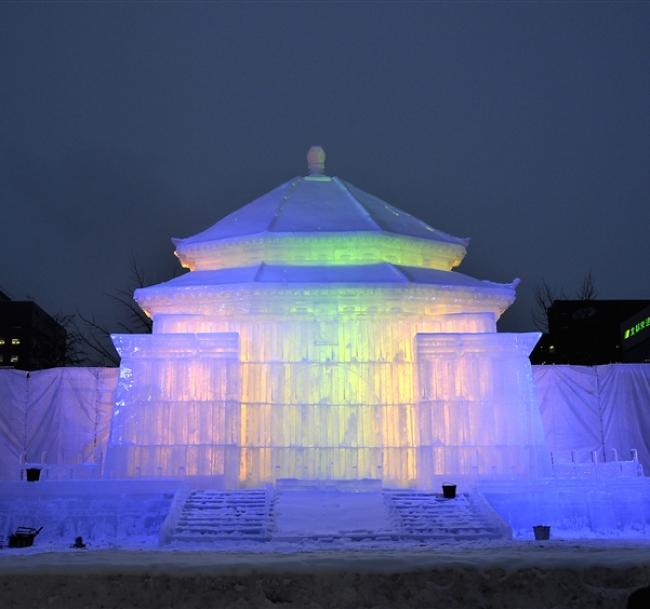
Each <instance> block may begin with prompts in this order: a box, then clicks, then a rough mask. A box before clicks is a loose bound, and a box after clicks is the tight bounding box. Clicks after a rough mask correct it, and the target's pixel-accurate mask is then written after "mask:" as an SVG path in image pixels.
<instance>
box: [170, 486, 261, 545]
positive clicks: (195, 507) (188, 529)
mask: <svg viewBox="0 0 650 609" xmlns="http://www.w3.org/2000/svg"><path fill="white" fill-rule="evenodd" d="M272 497H273V492H272V490H271V489H265V488H264V489H254V490H238V491H217V490H196V491H192V492H190V493H189V495H188V496H187V498H186V499H185V501H184V503H183V506H182V508H181V509H180V512H179V514H178V517H177V520H176V522H175V524H174V526H173V528H172V530H171V532H170V534H169V536H168V538H167V540H166V541H171V542H173V541H181V542H191V543H205V542H213V541H219V540H233V541H235V540H239V539H242V540H243V539H247V540H259V541H264V540H267V539H269V537H270V530H271V523H272V505H273V502H272Z"/></svg>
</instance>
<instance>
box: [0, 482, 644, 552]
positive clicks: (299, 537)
mask: <svg viewBox="0 0 650 609" xmlns="http://www.w3.org/2000/svg"><path fill="white" fill-rule="evenodd" d="M193 482H194V483H193V484H192V483H188V482H187V481H185V482H182V481H179V480H149V481H147V480H138V481H109V480H96V481H39V482H32V483H29V482H20V481H15V482H2V483H0V537H4V538H5V539H7V538H8V536H9V534H10V533H11V532H13V531H14V530H15V529H16V528H17V527H20V526H24V527H34V528H39V527H41V526H42V527H43V531H42V533H41V534H40V535H39V537H38V538H37V541H36V545H37V546H40V547H43V548H45V547H48V548H51V549H60V548H65V547H67V546H69V545H70V544H71V543H72V542H73V540H74V538H75V537H77V536H82V537H83V538H84V540H85V541H86V542H87V543H88V544H89V545H91V546H92V547H95V548H98V547H124V548H128V547H152V548H153V547H158V546H159V545H166V544H171V545H172V546H173V547H178V548H184V549H189V548H192V547H193V546H196V547H197V548H203V549H205V547H206V545H207V546H209V547H210V549H213V550H216V551H225V552H237V551H242V550H253V551H256V552H275V551H277V550H278V548H283V549H289V548H293V549H294V550H304V549H311V550H314V549H317V548H323V547H328V548H343V549H346V548H352V547H354V548H370V547H372V548H396V547H401V548H405V547H416V546H422V547H435V546H439V545H448V544H459V543H467V542H472V543H481V542H485V541H495V540H501V541H503V540H507V539H510V538H511V537H512V536H514V538H515V539H522V540H525V539H531V538H532V527H533V526H535V525H538V524H544V525H549V526H551V531H552V533H551V534H552V538H553V539H565V540H570V539H594V538H599V539H650V479H648V478H643V477H621V478H611V479H593V478H592V479H590V478H583V479H541V480H536V481H506V480H491V481H490V480H482V481H481V482H479V483H476V482H474V483H470V482H469V481H468V482H466V483H461V484H459V488H458V495H457V496H456V498H455V499H444V498H443V497H442V494H441V493H438V492H432V491H421V490H409V489H400V490H395V489H385V488H382V487H381V485H380V484H377V483H376V482H374V481H365V482H364V481H361V482H359V483H354V484H352V483H350V482H347V483H339V484H337V483H333V482H327V483H318V482H309V483H305V482H299V481H283V482H281V483H279V484H277V485H275V486H267V487H263V488H260V489H250V490H248V489H240V490H224V489H223V488H217V487H215V486H214V484H213V485H212V486H211V485H210V481H209V480H203V481H200V480H196V481H193Z"/></svg>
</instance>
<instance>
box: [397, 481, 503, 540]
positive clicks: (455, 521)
mask: <svg viewBox="0 0 650 609" xmlns="http://www.w3.org/2000/svg"><path fill="white" fill-rule="evenodd" d="M384 499H385V501H386V505H387V506H388V509H389V511H390V514H391V519H392V523H393V527H394V529H395V531H396V532H397V533H398V534H399V536H400V537H401V538H402V539H422V540H428V541H478V540H482V539H508V538H510V537H511V536H512V532H511V531H510V529H509V527H508V526H507V525H506V524H505V523H504V522H503V521H502V520H501V519H500V518H499V516H498V515H497V514H496V513H495V512H494V511H493V510H492V509H491V508H490V507H489V506H488V505H487V503H486V502H485V501H484V500H483V499H482V497H481V496H480V495H479V494H478V493H472V494H469V493H461V494H459V495H457V496H456V497H455V498H454V499H445V498H444V497H443V496H442V495H441V494H438V493H433V492H422V491H408V490H406V491H398V490H394V491H391V490H386V491H384Z"/></svg>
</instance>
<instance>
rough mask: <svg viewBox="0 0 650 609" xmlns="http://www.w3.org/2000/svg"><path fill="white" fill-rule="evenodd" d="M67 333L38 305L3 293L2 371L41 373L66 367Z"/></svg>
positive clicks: (0, 296)
mask: <svg viewBox="0 0 650 609" xmlns="http://www.w3.org/2000/svg"><path fill="white" fill-rule="evenodd" d="M65 349H66V331H65V328H63V326H61V324H59V323H58V322H57V321H56V320H55V319H54V318H53V317H51V316H50V315H48V314H47V313H46V312H45V311H44V310H43V309H41V307H39V306H38V305H37V304H36V303H35V302H31V301H15V300H10V299H9V298H8V297H7V296H6V295H5V294H2V293H0V367H6V368H20V369H21V370H39V369H41V368H54V367H56V366H62V365H64V363H65Z"/></svg>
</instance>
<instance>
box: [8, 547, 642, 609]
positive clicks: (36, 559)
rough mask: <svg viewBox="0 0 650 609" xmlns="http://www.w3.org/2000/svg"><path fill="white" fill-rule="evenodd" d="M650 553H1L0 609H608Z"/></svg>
mask: <svg viewBox="0 0 650 609" xmlns="http://www.w3.org/2000/svg"><path fill="white" fill-rule="evenodd" d="M649 550H650V544H620V543H617V544H605V543H598V544H571V543H567V542H550V543H543V544H536V543H534V542H513V543H509V544H502V545H482V546H470V545H461V546H454V547H449V548H441V549H438V550H436V551H431V550H427V551H410V552H387V551H384V552H382V551H377V552H372V553H368V552H350V551H347V552H314V553H309V552H304V553H295V554H219V553H210V552H178V551H136V552H128V551H118V550H112V551H111V550H101V551H87V550H81V551H73V550H70V551H67V552H56V553H39V552H37V551H36V550H34V549H31V550H30V549H28V550H18V551H13V550H12V551H11V552H9V551H8V550H2V551H1V552H0V586H1V587H2V588H1V589H2V591H3V592H2V605H3V607H65V608H66V609H75V608H77V607H91V606H92V607H105V608H112V607H116V608H117V607H120V608H122V609H124V608H129V607H132V608H140V607H174V608H176V607H179V608H180V607H183V608H185V609H192V608H195V607H196V608H199V607H200V608H204V607H227V608H230V607H274V606H278V605H281V606H282V607H284V608H287V609H288V608H293V607H296V608H297V607H300V608H303V607H308V608H311V609H319V608H320V607H339V608H341V609H347V608H350V609H352V608H354V609H357V608H358V607H369V608H374V607H377V608H380V607H381V608H384V607H386V608H387V607H390V608H392V609H401V608H416V607H417V608H422V607H446V608H449V609H454V608H457V607H484V608H487V607H499V608H504V609H505V608H519V609H537V608H540V609H541V608H544V609H552V608H558V609H559V608H563V609H564V608H582V607H585V608H587V607H589V608H590V609H591V608H593V607H602V608H605V609H607V608H610V607H611V608H615V607H616V608H622V607H625V602H626V598H627V597H628V596H629V594H630V593H631V592H632V591H633V590H634V589H636V588H639V587H642V586H645V585H647V583H648V581H649V580H650V552H649ZM36 579H37V581H38V586H35V585H34V581H36Z"/></svg>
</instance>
